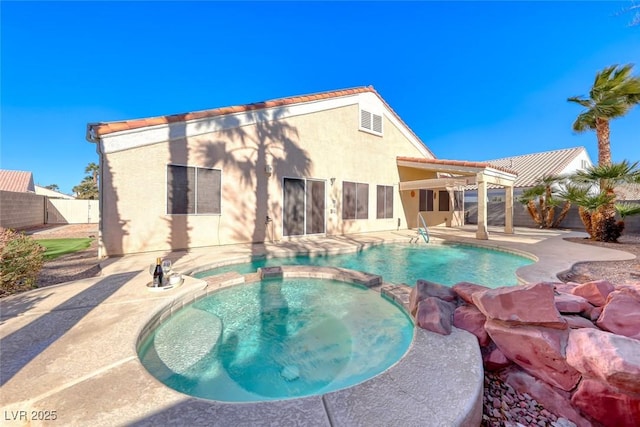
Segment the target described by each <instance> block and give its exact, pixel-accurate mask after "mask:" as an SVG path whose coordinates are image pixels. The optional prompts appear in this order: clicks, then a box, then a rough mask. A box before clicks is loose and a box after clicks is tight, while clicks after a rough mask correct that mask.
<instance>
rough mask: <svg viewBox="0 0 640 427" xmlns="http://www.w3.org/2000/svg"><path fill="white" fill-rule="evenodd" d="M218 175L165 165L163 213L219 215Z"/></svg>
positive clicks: (219, 193)
mask: <svg viewBox="0 0 640 427" xmlns="http://www.w3.org/2000/svg"><path fill="white" fill-rule="evenodd" d="M221 179H222V171H220V170H219V169H209V168H199V167H194V166H179V165H167V213H168V214H170V215H181V214H182V215H185V214H196V215H197V214H219V213H220V201H221Z"/></svg>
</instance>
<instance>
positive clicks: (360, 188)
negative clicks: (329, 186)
mask: <svg viewBox="0 0 640 427" xmlns="http://www.w3.org/2000/svg"><path fill="white" fill-rule="evenodd" d="M368 218H369V184H361V183H356V182H347V181H344V182H343V183H342V219H368Z"/></svg>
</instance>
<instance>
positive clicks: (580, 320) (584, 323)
mask: <svg viewBox="0 0 640 427" xmlns="http://www.w3.org/2000/svg"><path fill="white" fill-rule="evenodd" d="M562 318H563V319H564V320H566V321H567V325H569V328H570V329H579V328H595V329H597V328H598V327H597V326H596V325H594V324H593V322H591V321H590V320H589V319H585V318H584V317H582V316H577V315H575V314H563V315H562Z"/></svg>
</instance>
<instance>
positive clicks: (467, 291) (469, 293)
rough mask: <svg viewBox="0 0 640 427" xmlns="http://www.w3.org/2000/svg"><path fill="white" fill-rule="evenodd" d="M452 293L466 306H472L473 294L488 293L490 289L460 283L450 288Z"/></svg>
mask: <svg viewBox="0 0 640 427" xmlns="http://www.w3.org/2000/svg"><path fill="white" fill-rule="evenodd" d="M451 289H453V291H454V292H455V293H456V294H458V296H459V297H460V298H462V300H463V301H464V302H466V303H467V304H473V294H475V293H477V292H484V291H488V290H489V289H491V288H487V287H486V286H482V285H476V284H475V283H469V282H460V283H456V284H455V285H453V286H452V288H451Z"/></svg>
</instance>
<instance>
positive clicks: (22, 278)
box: [0, 228, 44, 296]
mask: <svg viewBox="0 0 640 427" xmlns="http://www.w3.org/2000/svg"><path fill="white" fill-rule="evenodd" d="M43 253H44V248H43V247H42V246H40V245H39V244H38V243H37V242H36V241H35V240H33V239H32V238H31V237H29V236H27V235H25V234H24V233H18V232H16V231H14V230H10V229H6V228H3V229H0V296H6V295H10V294H12V293H15V292H20V291H25V290H28V289H32V288H35V287H36V279H37V277H38V273H39V272H40V270H41V269H42V265H43V264H44V257H43Z"/></svg>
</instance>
